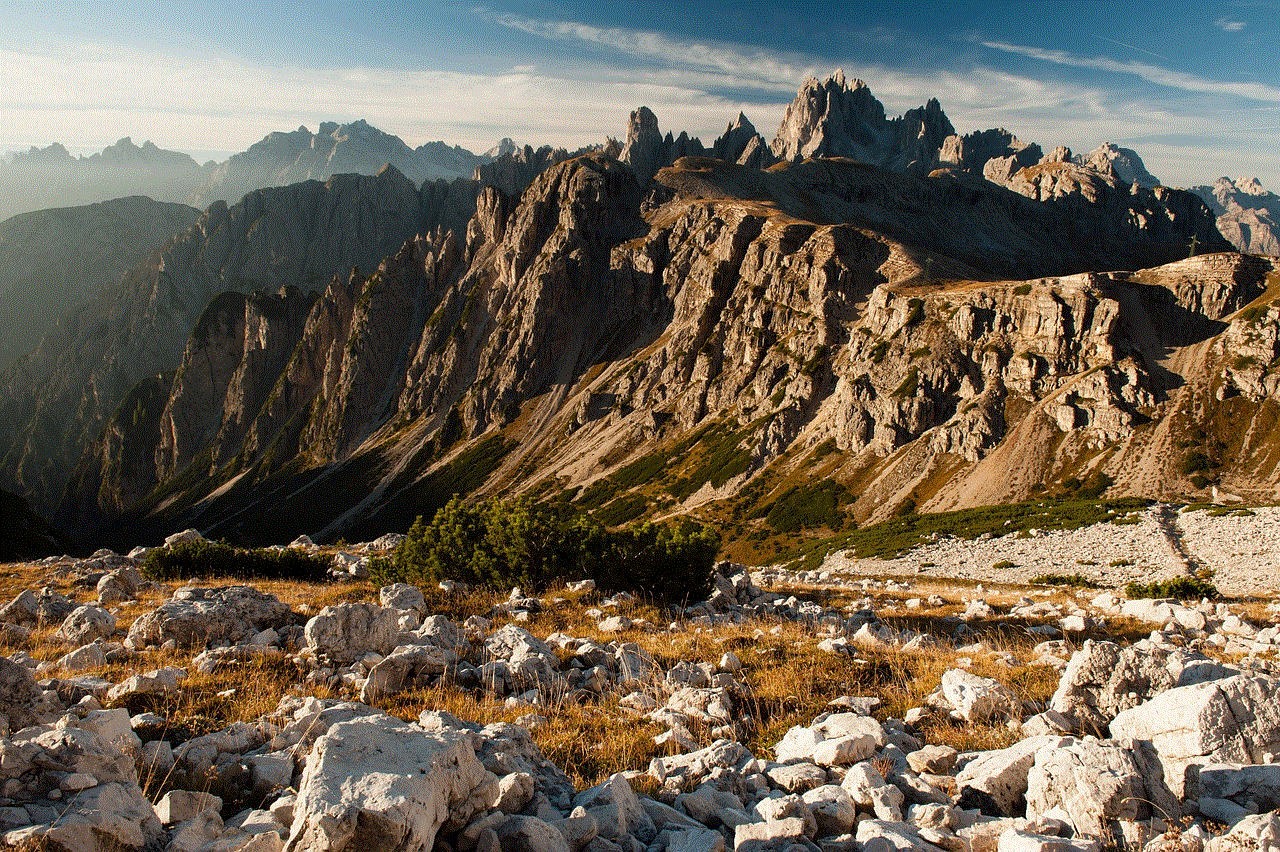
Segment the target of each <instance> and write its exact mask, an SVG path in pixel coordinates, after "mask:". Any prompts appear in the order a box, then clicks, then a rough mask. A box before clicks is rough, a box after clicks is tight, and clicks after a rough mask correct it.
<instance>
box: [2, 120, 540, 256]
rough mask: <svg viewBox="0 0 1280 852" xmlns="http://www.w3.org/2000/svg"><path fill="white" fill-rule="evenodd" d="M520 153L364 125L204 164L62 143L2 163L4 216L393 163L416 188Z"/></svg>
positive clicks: (130, 146) (323, 176) (288, 139)
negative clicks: (404, 136)
mask: <svg viewBox="0 0 1280 852" xmlns="http://www.w3.org/2000/svg"><path fill="white" fill-rule="evenodd" d="M515 147H516V146H515V143H514V142H512V141H511V140H510V139H504V140H502V141H501V142H499V143H498V144H497V145H496V146H494V147H493V148H492V149H490V150H489V151H487V152H485V153H483V154H473V153H471V152H470V151H468V150H466V149H465V148H461V147H458V146H456V145H454V146H451V145H447V144H445V143H444V142H428V143H427V144H425V145H421V146H419V147H418V148H410V147H409V146H408V145H406V144H405V143H404V141H403V140H401V139H400V137H398V136H393V135H391V134H389V133H384V132H383V131H381V130H378V129H377V128H375V127H372V126H370V125H369V124H368V123H367V122H365V121H354V122H351V123H350V124H338V123H337V122H325V123H323V124H321V125H320V128H319V130H318V131H317V132H316V133H312V132H311V131H309V130H308V129H307V128H306V127H299V128H298V129H297V130H294V131H292V132H288V133H281V132H276V133H269V134H267V135H266V136H265V137H264V138H263V139H262V141H260V142H256V143H254V144H253V145H251V146H249V148H248V150H245V151H242V152H241V153H239V154H233V155H232V156H231V157H230V158H229V159H227V160H226V161H225V162H222V163H215V162H213V161H209V162H207V163H204V164H203V165H200V164H198V163H196V161H195V160H193V159H191V157H190V156H188V155H187V154H183V153H181V152H179V151H167V150H164V149H162V148H158V147H156V146H155V145H154V144H153V143H151V142H145V143H143V145H142V146H141V147H139V146H137V145H135V144H134V143H133V140H132V139H130V138H128V137H125V138H124V139H121V140H120V141H119V142H116V143H115V144H114V145H110V146H108V147H107V148H105V149H104V150H103V151H102V152H101V153H98V154H90V155H89V156H87V157H75V156H72V155H71V154H70V153H69V152H68V151H67V149H66V148H65V147H63V146H62V145H60V144H58V143H56V142H55V143H53V144H51V145H49V146H48V147H47V148H35V147H33V148H31V149H30V150H29V151H26V152H19V153H16V154H13V155H11V156H10V157H9V158H8V159H7V160H0V219H3V218H7V217H9V216H13V215H15V214H18V213H26V212H29V211H33V210H42V209H45V208H48V207H52V206H74V205H81V204H89V203H93V202H97V201H106V200H110V199H113V198H119V197H122V196H129V195H145V196H149V197H151V198H154V199H156V200H157V201H170V202H180V203H184V204H188V205H191V206H193V207H198V208H200V209H201V210H203V209H205V208H206V207H208V206H209V205H210V204H212V203H213V202H215V201H225V202H228V203H235V202H237V201H239V200H240V199H241V198H242V197H243V196H244V195H245V194H246V193H248V192H251V191H253V190H255V189H262V188H264V187H270V186H285V185H288V184H291V183H297V182H299V181H304V180H322V181H323V180H327V179H329V178H330V177H332V176H333V175H336V174H346V173H357V174H374V173H375V172H377V171H378V169H380V168H381V167H382V166H384V165H386V164H388V163H390V164H391V165H393V166H395V167H396V168H397V169H398V170H399V171H400V172H401V173H403V174H404V175H406V176H408V177H409V178H410V179H411V180H413V181H415V182H417V183H421V182H423V181H425V180H436V179H438V178H444V179H446V180H452V179H454V178H459V177H464V178H469V177H471V175H472V173H473V172H474V171H475V169H476V167H477V166H480V165H483V164H485V163H489V162H492V161H493V160H494V159H496V158H498V157H499V156H502V155H503V154H507V153H510V152H512V151H514V150H515ZM157 245H158V244H157ZM153 247H154V246H153Z"/></svg>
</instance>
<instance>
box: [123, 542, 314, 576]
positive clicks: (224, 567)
mask: <svg viewBox="0 0 1280 852" xmlns="http://www.w3.org/2000/svg"><path fill="white" fill-rule="evenodd" d="M328 569H329V562H328V560H326V559H324V558H322V557H319V556H311V555H309V554H307V553H305V552H303V551H302V550H299V549H297V548H293V547H287V548H282V549H269V548H240V547H232V546H231V545H229V544H224V543H221V542H214V541H187V542H181V543H179V544H175V545H172V546H171V547H159V548H156V549H155V550H153V551H151V553H149V554H147V560H146V562H145V563H143V566H142V573H143V575H144V576H145V577H146V578H147V579H149V580H161V581H169V580H195V579H214V578H216V579H229V580H300V581H302V582H306V583H315V582H320V581H321V580H323V579H324V577H325V572H326V571H328Z"/></svg>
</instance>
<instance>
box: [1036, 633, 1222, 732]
mask: <svg viewBox="0 0 1280 852" xmlns="http://www.w3.org/2000/svg"><path fill="white" fill-rule="evenodd" d="M1206 665H1207V666H1209V668H1205V666H1206ZM1233 673H1234V672H1233V670H1229V669H1227V668H1226V667H1224V666H1221V665H1220V664H1216V663H1214V662H1213V661H1211V660H1209V658H1207V657H1205V656H1203V655H1201V654H1195V653H1192V652H1190V651H1186V650H1184V649H1181V648H1170V647H1167V646H1165V645H1160V644H1157V643H1154V642H1151V641H1150V640H1143V641H1140V642H1136V643H1134V644H1133V645H1129V646H1121V645H1117V644H1116V643H1114V642H1097V641H1094V640H1092V639H1090V640H1087V641H1086V642H1085V643H1084V645H1083V646H1082V647H1081V648H1080V650H1078V651H1076V652H1075V653H1074V654H1072V655H1071V660H1070V662H1068V663H1067V668H1066V670H1065V671H1064V672H1063V673H1062V678H1061V679H1060V680H1059V681H1058V689H1057V691H1056V692H1054V694H1053V698H1052V700H1051V701H1050V702H1049V708H1050V709H1051V710H1053V711H1055V712H1058V713H1061V714H1063V715H1065V716H1067V717H1068V718H1070V719H1073V720H1074V721H1075V723H1076V726H1077V729H1078V730H1081V731H1084V732H1088V733H1102V732H1104V731H1105V730H1106V726H1107V724H1108V723H1109V722H1110V721H1111V720H1112V719H1114V718H1115V716H1116V714H1118V713H1120V712H1121V711H1123V710H1128V709H1130V708H1132V707H1137V706H1138V705H1139V704H1141V703H1142V702H1144V701H1146V700H1148V699H1150V698H1152V697H1154V696H1155V695H1158V694H1159V693H1161V692H1163V691H1165V690H1166V689H1172V688H1173V687H1175V686H1179V685H1185V684H1187V683H1191V682H1195V681H1204V680H1209V679H1215V678H1216V677H1227V676H1230V675H1231V674H1233Z"/></svg>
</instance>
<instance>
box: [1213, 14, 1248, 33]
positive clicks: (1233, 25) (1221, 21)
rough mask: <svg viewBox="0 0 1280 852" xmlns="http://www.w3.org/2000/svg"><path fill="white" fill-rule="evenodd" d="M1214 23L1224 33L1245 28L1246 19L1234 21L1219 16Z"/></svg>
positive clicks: (1235, 31) (1236, 31)
mask: <svg viewBox="0 0 1280 852" xmlns="http://www.w3.org/2000/svg"><path fill="white" fill-rule="evenodd" d="M1213 25H1214V26H1215V27H1217V28H1218V29H1220V30H1222V31H1223V32H1224V33H1238V32H1240V31H1241V30H1242V29H1244V21H1233V20H1231V19H1230V18H1226V17H1223V18H1218V20H1216V21H1214V22H1213Z"/></svg>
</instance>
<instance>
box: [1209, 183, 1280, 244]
mask: <svg viewBox="0 0 1280 852" xmlns="http://www.w3.org/2000/svg"><path fill="white" fill-rule="evenodd" d="M1191 191H1192V192H1194V193H1195V194H1196V195H1199V196H1200V197H1201V198H1203V199H1204V203H1205V204H1207V205H1209V209H1210V210H1212V211H1213V212H1214V213H1216V214H1217V216H1218V230H1219V231H1221V232H1222V235H1223V236H1224V237H1226V238H1227V239H1228V240H1230V241H1231V243H1232V244H1233V245H1235V247H1236V248H1238V249H1240V251H1247V252H1250V253H1252V254H1269V255H1272V256H1273V257H1274V256H1278V255H1280V195H1276V194H1275V193H1274V192H1269V191H1267V190H1265V189H1263V188H1262V184H1260V183H1258V179H1257V178H1256V177H1255V178H1249V179H1248V180H1240V181H1239V182H1236V181H1233V180H1232V179H1231V178H1229V177H1220V178H1218V179H1217V180H1215V181H1214V182H1213V185H1212V186H1193V187H1191Z"/></svg>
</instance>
